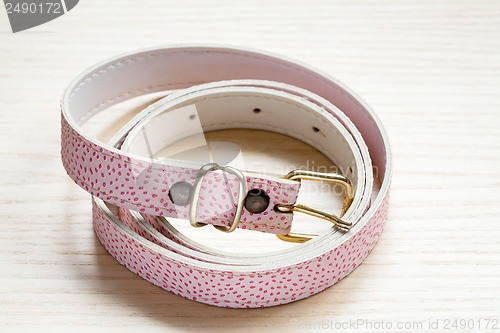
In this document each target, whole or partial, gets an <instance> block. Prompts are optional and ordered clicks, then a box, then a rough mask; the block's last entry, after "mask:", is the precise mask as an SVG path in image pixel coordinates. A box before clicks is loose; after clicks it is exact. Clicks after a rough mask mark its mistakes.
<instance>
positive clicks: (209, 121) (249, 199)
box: [61, 46, 391, 308]
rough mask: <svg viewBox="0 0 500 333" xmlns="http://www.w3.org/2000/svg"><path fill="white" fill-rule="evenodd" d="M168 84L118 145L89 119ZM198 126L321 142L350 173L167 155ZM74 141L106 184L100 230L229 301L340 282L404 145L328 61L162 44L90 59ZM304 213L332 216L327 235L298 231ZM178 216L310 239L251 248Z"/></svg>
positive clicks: (75, 153)
mask: <svg viewBox="0 0 500 333" xmlns="http://www.w3.org/2000/svg"><path fill="white" fill-rule="evenodd" d="M167 90H169V91H170V90H176V91H175V92H173V93H170V94H168V95H167V96H166V97H164V98H162V99H161V100H159V101H158V102H155V103H153V104H151V105H150V106H149V107H147V108H146V109H144V110H143V111H142V112H141V113H139V114H138V115H137V116H136V117H135V118H134V119H133V120H132V121H131V122H129V123H128V124H127V125H126V126H125V127H124V128H122V129H121V131H120V132H119V133H118V134H117V135H116V136H115V137H114V138H113V139H112V140H111V142H110V143H109V144H102V143H101V142H99V141H97V140H96V139H93V138H92V137H89V136H88V135H86V134H85V132H84V131H83V130H82V129H81V125H82V124H83V123H84V122H85V121H87V120H88V119H89V118H91V117H92V116H94V115H95V114H97V113H99V112H100V111H102V110H104V109H107V108H109V107H110V106H112V105H114V104H116V103H119V102H122V101H125V100H127V99H130V98H133V97H136V96H140V95H144V94H147V93H153V92H160V91H167ZM193 105H196V107H195V108H193ZM228 106H229V107H228ZM197 127H200V128H202V130H203V131H211V130H220V129H229V128H248V129H260V130H267V131H272V132H277V133H281V134H285V135H288V136H291V137H294V138H297V139H299V140H301V141H303V142H306V143H308V144H309V145H311V146H313V147H315V148H316V149H318V150H319V151H320V152H322V153H323V154H324V155H325V156H327V157H328V158H329V159H331V160H332V161H333V162H334V164H335V165H336V167H337V169H338V172H335V173H320V172H313V171H311V170H291V171H290V172H289V173H288V174H284V175H283V177H277V176H274V175H267V174H262V173H258V172H255V171H246V170H240V169H238V168H237V167H234V166H232V165H225V164H221V163H219V164H216V163H194V162H185V161H179V160H175V159H165V158H163V159H160V158H156V157H155V156H156V153H157V152H158V151H160V150H161V149H162V148H164V147H166V146H169V145H171V144H173V143H175V142H178V141H179V140H180V139H184V138H187V137H189V136H192V135H193V134H194V133H196V128H197ZM61 154H62V161H63V164H64V167H65V168H66V171H67V173H68V175H69V176H70V177H71V178H72V179H73V180H74V181H75V182H76V183H77V184H78V185H79V186H81V187H82V188H83V189H85V190H86V191H87V192H89V193H90V194H91V195H92V204H93V210H92V212H93V224H94V230H95V232H96V234H97V236H98V238H99V240H100V241H101V243H102V244H103V245H104V247H105V248H106V250H107V251H108V252H109V253H110V254H111V255H112V256H113V257H114V258H115V259H116V260H118V261H119V262H120V263H121V264H122V265H124V266H125V267H127V268H128V269H130V270H131V271H132V272H134V273H136V274H137V275H139V276H141V277H142V278H144V279H146V280H148V281H150V282H151V283H153V284H155V285H157V286H159V287H161V288H163V289H165V290H168V291H170V292H172V293H175V294H177V295H180V296H182V297H186V298H188V299H191V300H195V301H198V302H202V303H206V304H210V305H216V306H222V307H234V308H253V307H266V306H273V305H278V304H285V303H289V302H292V301H295V300H299V299H302V298H305V297H308V296H310V295H313V294H316V293H318V292H320V291H322V290H324V289H325V288H328V287H330V286H331V285H333V284H335V283H336V282H338V281H340V280H341V279H342V278H343V277H345V276H346V275H348V274H349V273H350V272H351V271H352V270H354V269H355V268H356V267H357V266H358V265H359V264H361V262H362V261H363V260H364V259H365V258H366V256H367V255H368V254H369V253H370V251H371V250H372V248H373V246H374V245H375V243H376V241H377V239H378V237H379V235H380V233H381V231H382V229H383V225H384V221H385V217H386V211H387V206H388V198H389V195H388V194H389V184H390V178H391V158H390V149H389V145H388V140H387V137H386V134H385V132H384V130H383V128H382V126H381V124H380V121H379V120H378V118H377V117H376V116H375V115H374V113H373V111H372V110H371V109H370V108H369V107H368V105H366V103H364V102H363V101H362V100H361V99H360V98H359V97H358V96H356V95H355V94H354V93H353V92H352V91H351V90H349V89H348V88H346V87H345V86H343V85H342V84H341V83H339V82H338V81H336V80H335V79H333V78H331V77H329V76H328V75H326V74H323V73H321V72H318V71H317V70H314V69H312V68H310V67H308V66H305V65H303V64H299V63H297V62H294V61H290V60H288V59H283V58H281V57H277V56H275V55H269V54H265V53H260V52H255V51H249V50H243V49H235V48H220V47H198V46H195V47H169V48H159V49H149V50H143V51H139V52H134V53H129V54H126V55H123V56H120V57H117V58H113V59H110V60H108V61H106V62H103V63H101V64H98V65H96V66H94V67H92V68H90V69H89V70H88V71H86V72H85V73H83V74H82V75H81V76H79V77H78V78H77V79H76V80H74V81H73V82H72V83H71V84H70V86H69V87H68V89H67V90H66V93H65V95H64V97H63V101H62V151H61ZM374 170H376V171H377V172H376V173H374ZM301 180H313V181H326V182H334V183H336V184H340V185H342V188H343V195H344V200H343V209H342V212H340V214H337V215H335V214H333V213H332V212H331V211H323V210H319V209H316V208H311V207H309V206H305V205H303V204H300V203H298V202H297V196H298V193H299V190H300V187H301ZM110 205H113V206H116V207H118V210H117V213H116V212H115V213H113V212H112V209H110V208H108V207H109V206H110ZM299 212H300V213H306V214H309V215H313V216H316V217H318V218H322V219H325V220H327V221H330V222H331V223H332V225H331V226H332V227H331V228H329V229H328V230H326V231H324V232H323V233H321V234H320V235H318V236H316V237H307V236H304V235H297V234H294V233H293V232H291V227H292V220H293V218H294V216H295V215H297V213H299ZM168 217H176V218H183V219H188V220H189V221H190V223H191V224H192V225H193V226H194V227H201V226H205V225H207V224H212V225H213V226H215V227H216V228H218V229H220V230H221V231H224V232H232V231H233V230H235V229H238V228H240V229H248V230H255V231H260V232H265V233H273V234H276V235H278V237H279V238H281V239H283V240H289V241H294V242H298V243H301V244H299V245H296V246H294V247H293V248H291V249H289V250H282V251H277V252H273V253H270V254H266V255H248V256H239V255H235V254H231V253H227V252H221V251H218V250H215V249H211V248H208V247H206V246H203V245H201V244H199V243H197V242H194V241H191V240H190V239H189V238H187V237H186V236H184V235H183V234H181V233H179V232H178V231H177V230H176V229H175V228H173V227H172V225H171V224H170V223H169V222H168V221H167V220H166V218H168Z"/></svg>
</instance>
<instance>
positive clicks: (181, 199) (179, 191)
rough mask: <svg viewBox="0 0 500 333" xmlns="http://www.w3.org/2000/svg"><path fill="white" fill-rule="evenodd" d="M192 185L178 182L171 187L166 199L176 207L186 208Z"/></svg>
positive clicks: (189, 199)
mask: <svg viewBox="0 0 500 333" xmlns="http://www.w3.org/2000/svg"><path fill="white" fill-rule="evenodd" d="M192 190H193V185H191V184H189V183H186V182H178V183H175V184H174V185H172V187H171V188H170V191H169V192H168V197H169V198H170V200H171V201H172V202H173V203H174V204H176V205H177V206H187V205H189V202H190V201H191V191H192Z"/></svg>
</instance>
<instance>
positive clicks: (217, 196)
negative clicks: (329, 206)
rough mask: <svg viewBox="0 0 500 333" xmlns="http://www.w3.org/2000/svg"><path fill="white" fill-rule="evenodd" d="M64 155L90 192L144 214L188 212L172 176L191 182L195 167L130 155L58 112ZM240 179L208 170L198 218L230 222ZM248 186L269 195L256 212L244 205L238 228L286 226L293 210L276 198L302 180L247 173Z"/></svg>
mask: <svg viewBox="0 0 500 333" xmlns="http://www.w3.org/2000/svg"><path fill="white" fill-rule="evenodd" d="M61 125H62V134H61V141H62V144H61V146H62V150H61V155H62V161H63V165H64V167H65V169H66V172H67V173H68V175H69V176H70V177H71V178H72V179H73V180H74V181H75V183H76V184H78V185H79V186H80V187H82V188H83V189H84V190H85V191H87V192H89V193H90V194H92V195H94V196H96V197H98V198H100V199H102V200H104V201H107V202H109V203H111V204H115V205H118V206H120V207H124V208H128V209H132V210H136V211H138V212H141V213H145V214H153V215H158V216H166V217H177V218H183V219H187V218H188V213H189V206H184V207H183V206H176V205H174V204H173V203H172V201H171V200H170V198H169V197H168V191H169V189H170V187H171V186H172V185H173V184H175V183H176V182H181V181H184V182H188V183H190V184H193V183H194V181H195V179H196V173H197V171H198V170H197V169H190V168H184V167H179V166H172V165H166V164H160V163H152V162H148V161H142V160H141V161H140V160H134V159H132V158H131V157H128V156H126V155H121V154H117V153H116V152H113V151H110V150H108V149H106V148H105V147H102V146H98V145H96V144H94V143H93V142H91V141H89V140H87V139H86V138H85V137H83V136H82V135H81V134H80V133H78V132H77V131H75V130H74V129H73V128H72V127H71V126H70V125H69V124H68V122H67V121H66V119H64V117H62V122H61ZM238 186H239V182H238V180H237V179H236V177H235V176H233V175H230V174H223V173H222V172H212V173H208V174H207V175H206V176H205V178H204V180H203V183H202V188H201V192H200V197H199V201H198V207H197V208H198V209H197V211H198V216H197V221H198V222H203V223H208V224H213V225H220V226H229V225H231V223H232V222H233V219H234V214H235V212H236V206H237V201H238V197H237V196H238ZM246 187H247V190H248V191H249V190H251V189H262V190H264V191H266V193H267V194H268V195H269V197H270V205H269V207H268V208H267V209H266V210H265V211H263V212H262V213H260V214H253V213H250V212H248V211H247V210H245V209H244V210H243V214H242V217H241V220H240V223H239V225H238V228H241V229H248V230H255V231H261V232H267V233H273V234H287V233H288V232H289V231H290V228H291V223H292V219H293V214H286V213H279V212H276V211H275V210H274V206H275V205H276V204H293V203H295V202H296V201H297V196H298V192H299V189H300V182H296V181H289V180H285V179H283V180H282V181H279V180H275V179H265V178H262V177H254V176H247V177H246Z"/></svg>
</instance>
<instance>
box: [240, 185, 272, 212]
mask: <svg viewBox="0 0 500 333" xmlns="http://www.w3.org/2000/svg"><path fill="white" fill-rule="evenodd" d="M267 207H269V196H268V195H267V193H266V192H265V191H264V190H261V189H259V188H254V189H251V190H250V191H248V194H247V196H246V198H245V208H246V210H247V211H249V212H250V213H253V214H260V213H262V212H263V211H265V210H266V209H267Z"/></svg>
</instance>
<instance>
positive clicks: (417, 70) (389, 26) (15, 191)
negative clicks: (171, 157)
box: [0, 0, 500, 332]
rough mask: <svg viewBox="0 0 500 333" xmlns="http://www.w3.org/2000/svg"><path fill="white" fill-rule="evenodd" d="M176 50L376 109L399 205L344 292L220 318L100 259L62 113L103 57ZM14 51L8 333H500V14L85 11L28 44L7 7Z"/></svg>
mask: <svg viewBox="0 0 500 333" xmlns="http://www.w3.org/2000/svg"><path fill="white" fill-rule="evenodd" d="M178 43H216V44H229V45H240V46H247V47H254V48H258V49H264V50H268V51H272V52H275V53H280V54H284V55H287V56H289V57H292V58H295V59H298V60H301V61H303V62H306V63H308V64H311V65H313V66H315V67H317V68H320V69H322V70H324V71H326V72H328V73H331V74H332V75H334V76H336V77H337V78H338V79H340V80H341V81H343V82H344V83H346V84H347V85H349V86H350V87H351V88H353V89H354V90H355V91H356V92H358V93H359V94H360V95H361V96H363V98H364V99H365V100H366V101H367V102H368V103H370V104H371V106H372V107H373V108H374V109H375V110H376V112H377V113H378V115H379V116H380V118H381V119H382V121H383V123H384V125H385V127H386V129H387V132H388V134H389V137H390V140H391V143H392V148H393V153H394V166H395V169H394V177H393V182H392V195H391V199H392V201H391V207H390V210H389V216H388V220H387V224H386V228H385V231H384V233H383V234H382V236H381V238H380V240H379V243H378V244H377V246H376V247H375V249H374V251H373V253H372V254H371V255H370V256H369V257H368V258H367V259H366V261H365V262H364V263H363V264H362V265H361V266H360V267H359V268H358V269H356V270H355V271H354V272H353V273H352V274H351V275H350V276H348V277H347V278H346V279H344V280H343V281H341V282H340V283H338V284H337V285H335V286H334V287H332V288H330V289H328V290H326V291H324V292H322V293H320V294H318V295H316V296H313V297H310V298H308V299H305V300H302V301H299V302H295V303H292V304H288V305H284V306H279V307H274V308H268V309H255V310H237V309H236V310H235V309H221V308H216V307H211V306H207V305H203V304H199V303H195V302H192V301H188V300H185V299H183V298H181V297H178V296H175V295H172V294H170V293H168V292H165V291H162V290H161V289H159V288H157V287H154V286H153V285H151V284H149V283H148V282H146V281H144V280H142V279H140V278H138V277H137V276H135V275H134V274H132V273H131V272H129V271H128V270H127V269H125V268H124V267H122V266H120V265H119V264H118V263H117V262H116V261H115V260H114V259H113V258H111V256H109V255H108V254H107V253H106V251H105V250H104V249H103V248H102V246H101V245H100V243H99V241H98V240H97V239H96V237H95V236H94V234H93V231H92V227H91V223H90V218H91V217H90V203H89V197H88V195H87V194H86V193H84V191H83V190H81V189H80V188H78V187H77V186H75V185H74V184H73V183H72V182H71V181H70V179H69V178H68V177H67V176H66V174H65V172H64V170H63V168H62V165H61V162H60V157H59V150H60V147H59V145H60V139H59V126H60V123H59V116H60V115H59V99H60V97H61V94H62V91H63V89H64V88H65V86H66V85H67V84H68V83H69V81H70V80H71V79H72V78H73V77H74V76H76V75H77V74H78V73H80V72H81V71H82V70H84V69H85V68H86V67H88V66H90V65H92V64H94V63H95V62H97V61H100V60H102V59H105V58H108V57H110V56H113V55H116V54H119V53H121V52H125V51H129V50H133V49H137V48H142V47H149V46H154V45H161V44H178ZM0 45H1V51H0V108H1V109H0V117H1V118H0V156H1V161H2V162H1V173H0V184H1V194H0V214H1V220H0V261H1V266H0V267H1V268H0V331H1V332H16V331H22V332H40V331H48V332H67V331H84V330H85V331H88V330H89V329H91V331H90V332H93V331H106V332H110V331H111V332H114V331H120V332H123V331H137V329H141V330H142V331H144V332H156V331H158V332H184V331H196V332H199V331H200V330H202V329H203V331H212V332H236V331H238V332H243V331H251V332H269V331H283V332H310V331H319V330H325V329H326V330H328V329H335V328H339V326H340V325H343V327H344V329H337V330H336V331H342V330H348V331H349V330H350V331H356V329H355V328H354V327H353V326H346V325H348V324H349V323H350V322H356V323H358V324H359V325H360V326H358V329H357V330H361V331H363V330H364V331H386V330H389V331H400V330H402V329H399V328H398V329H397V327H399V326H397V325H403V327H407V328H409V327H413V328H414V330H417V331H422V332H425V331H443V330H445V328H446V327H445V325H446V324H447V323H448V325H449V328H450V329H451V330H448V331H470V330H475V331H477V330H479V329H485V328H487V326H488V325H489V326H488V327H489V328H495V327H496V330H500V323H498V320H500V240H499V239H500V217H499V215H500V204H499V201H500V130H499V127H500V2H499V1H496V0H491V1H484V0H479V1H465V0H462V1H458V0H457V1H453V0H434V1H429V0H423V1H422V0H420V1H413V0H412V1H410V0H408V1H395V0H393V1H391V0H380V1H379V0H376V1H373V0H357V1H337V0H334V1H298V0H288V1H229V0H226V1H195V0H187V1H182V2H181V1H178V2H174V1H160V0H152V1H140V2H139V1H136V2H125V1H96V0H85V1H81V2H80V3H79V4H78V5H77V6H76V7H75V8H74V9H73V10H72V11H71V12H69V13H68V14H66V15H64V16H62V17H60V18H58V19H56V20H54V21H52V22H49V23H47V24H45V25H42V26H40V27H37V28H34V29H32V30H28V31H25V32H21V33H16V34H12V33H11V32H10V27H9V24H8V19H7V15H6V14H5V11H3V10H0ZM264 135H265V134H264ZM264 138H265V137H264ZM273 138H274V137H273V136H270V137H269V140H268V141H269V142H272V140H274V139H273ZM276 140H279V138H277V139H276ZM285 141H286V140H285ZM285 144H286V143H285ZM310 154H314V151H310ZM307 156H312V155H306V157H307ZM455 319H458V321H457V322H455V324H457V325H458V326H457V327H454V326H453V324H454V322H453V320H455ZM436 320H439V322H438V324H439V326H438V327H436V326H435V324H434V323H435V321H436ZM495 320H496V323H497V324H496V326H495V325H494V324H495ZM429 321H430V322H429ZM346 323H347V324H346ZM363 323H364V324H363ZM370 323H371V325H372V327H371V329H370V326H369V325H370ZM384 323H385V324H384ZM464 323H466V324H464ZM384 325H385V326H384ZM389 325H390V326H389ZM419 325H422V326H421V327H420V326H419ZM480 325H481V326H480ZM455 328H458V329H457V330H456V329H455ZM494 331H495V330H494Z"/></svg>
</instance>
